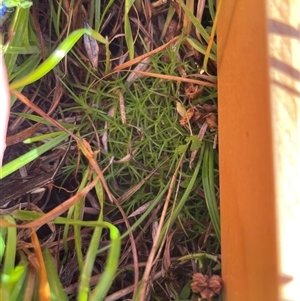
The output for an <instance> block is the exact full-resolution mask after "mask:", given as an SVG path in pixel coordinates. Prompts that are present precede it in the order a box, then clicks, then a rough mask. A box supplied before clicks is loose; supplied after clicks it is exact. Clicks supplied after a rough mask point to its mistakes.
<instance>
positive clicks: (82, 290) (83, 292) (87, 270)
mask: <svg viewBox="0 0 300 301" xmlns="http://www.w3.org/2000/svg"><path fill="white" fill-rule="evenodd" d="M93 176H94V178H96V177H97V175H96V174H95V173H94V174H93ZM95 190H96V194H97V197H98V201H99V205H100V208H101V210H100V214H99V217H98V222H102V221H103V205H104V191H103V188H102V185H101V183H100V182H98V183H97V184H96V186H95ZM101 234H102V227H96V228H95V229H94V232H93V235H92V239H91V242H90V244H89V248H88V251H87V254H86V258H88V259H89V260H86V261H85V263H84V267H83V270H82V272H81V276H80V284H79V290H78V300H80V301H87V300H88V296H89V294H90V290H91V289H90V286H89V283H90V279H91V276H92V271H93V268H94V261H95V259H96V256H97V251H98V246H99V242H100V239H101Z"/></svg>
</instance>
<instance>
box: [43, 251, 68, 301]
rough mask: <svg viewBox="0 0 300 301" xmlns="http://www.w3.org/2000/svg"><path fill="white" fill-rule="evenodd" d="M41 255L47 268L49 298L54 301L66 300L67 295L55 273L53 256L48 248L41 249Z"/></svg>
mask: <svg viewBox="0 0 300 301" xmlns="http://www.w3.org/2000/svg"><path fill="white" fill-rule="evenodd" d="M43 257H44V261H45V266H46V270H47V276H48V281H49V286H50V290H51V300H53V301H54V300H55V301H68V300H69V299H68V296H67V294H66V293H65V292H64V289H63V286H62V283H61V281H60V279H59V277H58V275H57V272H56V267H55V265H54V262H53V258H52V256H51V254H50V252H49V250H48V249H44V250H43Z"/></svg>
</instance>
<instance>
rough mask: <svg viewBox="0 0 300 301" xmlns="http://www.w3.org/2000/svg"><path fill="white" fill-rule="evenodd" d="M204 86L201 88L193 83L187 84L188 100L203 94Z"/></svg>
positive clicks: (186, 93) (185, 88) (185, 89)
mask: <svg viewBox="0 0 300 301" xmlns="http://www.w3.org/2000/svg"><path fill="white" fill-rule="evenodd" d="M203 89H204V86H202V87H201V88H200V87H199V86H198V85H195V84H193V83H186V85H185V87H184V91H185V95H186V97H187V98H188V99H195V98H196V97H197V96H198V95H199V94H201V93H202V91H203Z"/></svg>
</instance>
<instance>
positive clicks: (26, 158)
mask: <svg viewBox="0 0 300 301" xmlns="http://www.w3.org/2000/svg"><path fill="white" fill-rule="evenodd" d="M67 137H68V134H66V133H62V134H60V135H59V136H57V137H55V138H53V139H52V140H50V141H48V142H46V143H45V144H43V145H41V146H39V147H36V148H34V149H32V150H31V151H29V152H28V153H26V154H24V155H22V156H20V157H19V158H17V159H15V160H13V161H11V162H9V163H7V164H6V165H4V166H3V167H1V168H0V179H3V178H5V177H7V176H8V175H10V174H11V173H13V172H15V171H16V170H18V169H20V168H21V167H23V166H25V165H26V164H28V163H30V162H32V161H33V160H35V159H36V158H38V157H39V156H40V155H42V154H43V153H45V152H47V151H48V150H50V149H53V148H54V147H56V146H57V145H58V144H59V143H60V142H62V141H63V140H65V139H66V138H67Z"/></svg>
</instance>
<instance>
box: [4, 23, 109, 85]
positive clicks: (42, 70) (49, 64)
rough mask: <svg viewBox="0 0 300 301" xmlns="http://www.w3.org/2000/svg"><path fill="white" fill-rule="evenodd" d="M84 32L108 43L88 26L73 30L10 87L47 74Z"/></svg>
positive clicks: (27, 82)
mask: <svg viewBox="0 0 300 301" xmlns="http://www.w3.org/2000/svg"><path fill="white" fill-rule="evenodd" d="M84 34H87V35H90V36H92V37H93V38H94V39H96V40H97V41H99V42H101V43H103V44H105V43H106V39H105V38H104V37H102V36H101V35H100V34H98V33H97V32H95V31H94V30H92V29H86V28H83V29H78V30H76V31H74V32H72V33H71V34H70V35H69V36H68V37H67V38H66V39H65V40H64V41H63V42H62V43H60V44H59V46H58V47H57V49H56V50H54V52H53V53H52V54H51V55H50V56H49V57H48V58H47V59H46V60H45V61H44V62H43V63H42V64H41V65H40V66H39V67H37V68H36V69H35V70H34V71H33V72H31V73H29V74H28V75H26V76H25V77H23V78H21V79H20V80H17V81H15V82H13V83H12V84H11V85H10V89H11V90H13V89H18V88H21V87H24V86H26V85H29V84H31V83H33V82H35V81H37V80H38V79H40V78H42V77H43V76H45V75H46V74H47V73H48V72H50V71H51V70H52V69H53V68H54V67H55V66H56V65H57V64H58V63H59V62H60V61H61V60H62V59H63V58H64V57H65V56H66V55H67V53H68V52H69V51H70V50H71V49H72V48H73V46H74V45H75V43H76V42H77V41H78V40H79V39H80V38H81V37H82V36H83V35H84Z"/></svg>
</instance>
